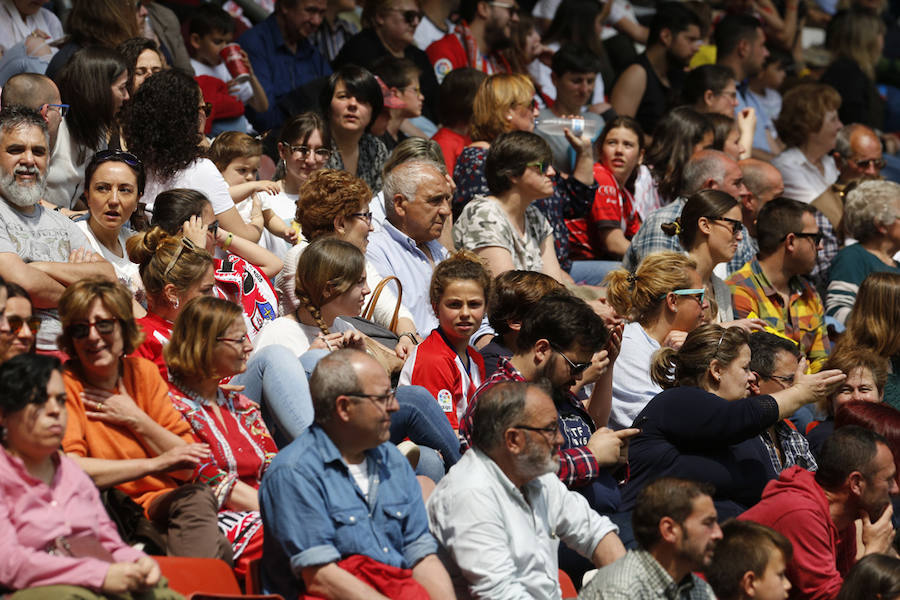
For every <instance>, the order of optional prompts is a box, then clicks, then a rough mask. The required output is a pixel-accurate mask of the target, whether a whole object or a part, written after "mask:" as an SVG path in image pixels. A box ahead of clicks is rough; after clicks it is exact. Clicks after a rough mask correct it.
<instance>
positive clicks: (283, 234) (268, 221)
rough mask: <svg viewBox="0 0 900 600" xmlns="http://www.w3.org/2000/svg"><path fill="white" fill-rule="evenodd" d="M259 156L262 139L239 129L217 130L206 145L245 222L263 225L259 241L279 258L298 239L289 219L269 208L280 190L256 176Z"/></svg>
mask: <svg viewBox="0 0 900 600" xmlns="http://www.w3.org/2000/svg"><path fill="white" fill-rule="evenodd" d="M261 157H262V143H261V142H259V141H258V140H256V139H255V138H253V137H251V136H249V135H247V134H246V133H243V132H240V131H226V132H225V133H221V134H219V136H218V137H216V139H215V141H214V142H213V144H212V146H211V147H210V149H209V158H210V160H212V161H213V163H214V164H215V165H216V168H217V169H219V172H221V173H222V177H223V178H224V179H225V182H226V183H227V184H228V186H229V187H228V191H229V192H230V193H231V199H232V200H234V204H235V206H236V207H237V209H238V212H239V213H241V217H242V218H243V219H244V221H245V222H246V223H252V224H254V225H256V226H257V227H263V226H265V228H266V231H264V232H263V236H262V237H261V238H260V240H259V245H260V246H262V247H263V248H265V249H267V250H270V251H272V252H273V253H274V254H275V255H276V256H278V258H282V257H283V256H284V254H285V252H287V250H288V248H289V247H290V246H291V245H293V244H294V243H295V242H296V241H297V232H296V231H295V230H294V228H293V227H292V226H291V223H290V220H288V221H287V222H286V221H285V220H284V219H282V218H281V217H280V216H279V215H278V214H276V213H275V211H274V210H272V207H271V202H270V200H271V199H272V196H271V195H272V194H278V193H280V192H281V184H280V183H278V182H277V181H265V180H263V181H259V180H257V174H258V171H259V161H260V158H261ZM285 242H286V243H285Z"/></svg>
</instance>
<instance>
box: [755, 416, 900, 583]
mask: <svg viewBox="0 0 900 600" xmlns="http://www.w3.org/2000/svg"><path fill="white" fill-rule="evenodd" d="M898 492H900V490H898V488H897V469H896V466H895V464H894V457H893V455H892V454H891V449H890V447H889V446H888V444H887V441H886V440H885V439H884V438H883V437H882V436H880V435H878V434H877V433H875V432H873V431H869V430H868V429H863V428H862V427H857V426H855V425H845V426H844V427H841V428H840V429H837V430H836V431H835V432H834V433H833V434H832V436H831V437H830V438H828V440H826V442H825V444H824V445H823V446H822V451H821V452H820V453H819V470H818V471H816V472H815V473H811V472H809V471H807V470H805V469H803V468H802V467H797V466H795V467H791V468H790V469H787V470H785V471H783V472H782V473H781V476H780V477H779V478H778V480H776V481H770V482H769V484H768V485H767V486H766V489H765V491H764V492H763V496H762V500H761V501H760V502H759V503H758V504H757V505H756V506H754V507H753V508H751V509H750V510H748V511H746V512H745V513H744V514H742V515H741V516H740V517H739V518H740V519H743V520H747V521H755V522H757V523H761V524H763V525H766V526H768V527H771V528H772V529H774V530H775V531H778V532H779V533H781V534H783V535H784V536H785V537H786V538H788V539H789V540H790V541H791V543H792V544H793V546H794V558H793V560H792V561H791V564H790V565H788V570H787V574H788V579H790V580H791V584H792V585H793V587H794V589H793V590H791V597H792V598H822V599H824V598H834V597H835V596H837V593H838V591H839V590H840V589H841V585H842V584H843V580H844V577H845V576H846V575H847V572H848V571H849V570H850V567H852V566H853V564H854V563H855V562H856V560H857V557H862V556H865V555H868V554H882V553H888V552H890V551H891V546H892V542H893V539H894V528H893V526H892V524H891V516H892V515H893V509H892V508H891V496H895V495H897V493H898ZM857 519H860V520H861V521H862V537H861V542H860V541H859V539H858V538H857V532H856V525H855V523H854V521H856V520H857ZM860 544H861V545H862V547H859V545H860Z"/></svg>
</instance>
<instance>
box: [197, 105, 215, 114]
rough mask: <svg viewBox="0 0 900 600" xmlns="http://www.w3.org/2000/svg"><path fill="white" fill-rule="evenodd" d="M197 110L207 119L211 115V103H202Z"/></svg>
mask: <svg viewBox="0 0 900 600" xmlns="http://www.w3.org/2000/svg"><path fill="white" fill-rule="evenodd" d="M197 110H199V111H200V112H202V113H203V114H204V115H206V116H207V117H208V116H209V115H211V114H212V103H211V102H204V103H203V104H201V105H200V106H198V107H197Z"/></svg>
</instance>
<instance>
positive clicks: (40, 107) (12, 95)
mask: <svg viewBox="0 0 900 600" xmlns="http://www.w3.org/2000/svg"><path fill="white" fill-rule="evenodd" d="M9 106H24V107H26V108H31V109H34V110H36V111H39V112H40V113H41V116H43V117H44V121H46V122H47V130H48V131H49V132H50V148H55V146H56V134H57V132H58V131H59V124H60V123H61V122H62V118H63V112H64V110H65V109H63V107H62V100H60V97H59V88H57V87H56V84H55V83H53V80H52V79H50V78H49V77H47V76H45V75H40V74H38V73H20V74H18V75H14V76H12V77H10V78H9V80H8V81H7V82H6V85H4V86H3V93H2V94H0V107H2V108H7V107H9ZM51 153H52V152H51Z"/></svg>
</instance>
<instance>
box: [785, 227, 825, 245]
mask: <svg viewBox="0 0 900 600" xmlns="http://www.w3.org/2000/svg"><path fill="white" fill-rule="evenodd" d="M791 233H792V234H794V235H795V236H797V237H802V238H809V239H811V240H812V241H813V245H814V246H818V245H819V244H820V243H821V242H822V240H823V239H824V238H825V234H824V233H822V232H821V231H816V232H815V233H811V232H806V231H792V232H791ZM791 233H786V234H784V237H783V238H781V241H782V242H783V241H784V240H786V239H787V236H789V235H791Z"/></svg>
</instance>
